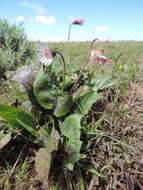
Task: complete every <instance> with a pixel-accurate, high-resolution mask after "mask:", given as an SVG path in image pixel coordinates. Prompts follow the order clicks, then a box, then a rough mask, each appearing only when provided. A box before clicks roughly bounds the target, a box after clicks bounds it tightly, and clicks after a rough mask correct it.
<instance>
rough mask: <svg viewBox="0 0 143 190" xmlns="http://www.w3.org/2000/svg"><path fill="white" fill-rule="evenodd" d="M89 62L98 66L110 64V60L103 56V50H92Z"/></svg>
mask: <svg viewBox="0 0 143 190" xmlns="http://www.w3.org/2000/svg"><path fill="white" fill-rule="evenodd" d="M89 59H90V61H92V62H96V63H98V64H110V63H112V60H111V59H109V58H107V57H105V56H104V49H99V50H92V51H91V53H90V57H89Z"/></svg>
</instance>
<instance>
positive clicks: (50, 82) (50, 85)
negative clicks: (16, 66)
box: [33, 71, 61, 109]
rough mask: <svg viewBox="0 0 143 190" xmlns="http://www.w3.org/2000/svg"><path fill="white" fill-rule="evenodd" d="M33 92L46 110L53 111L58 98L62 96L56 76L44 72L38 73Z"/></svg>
mask: <svg viewBox="0 0 143 190" xmlns="http://www.w3.org/2000/svg"><path fill="white" fill-rule="evenodd" d="M33 91H34V95H35V97H36V99H37V101H38V103H39V104H40V105H41V106H42V107H44V108H45V109H53V108H54V105H55V103H56V100H57V96H58V95H59V94H61V91H60V90H59V88H58V87H57V82H56V78H55V76H54V75H52V74H51V73H46V72H44V71H40V72H39V73H38V76H37V77H36V80H35V81H34V84H33Z"/></svg>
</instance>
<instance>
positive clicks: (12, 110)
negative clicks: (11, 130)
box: [0, 104, 38, 136]
mask: <svg viewBox="0 0 143 190" xmlns="http://www.w3.org/2000/svg"><path fill="white" fill-rule="evenodd" d="M0 116H1V117H2V118H3V119H5V120H6V121H7V122H8V123H10V124H11V125H13V126H15V127H17V128H20V129H23V128H24V129H26V130H27V131H28V132H29V133H31V134H32V135H34V136H37V135H38V132H37V131H36V130H35V129H34V128H35V126H36V124H35V122H34V120H33V118H32V116H31V115H30V113H28V112H25V111H23V110H20V109H18V108H16V107H13V106H8V105H3V104H0Z"/></svg>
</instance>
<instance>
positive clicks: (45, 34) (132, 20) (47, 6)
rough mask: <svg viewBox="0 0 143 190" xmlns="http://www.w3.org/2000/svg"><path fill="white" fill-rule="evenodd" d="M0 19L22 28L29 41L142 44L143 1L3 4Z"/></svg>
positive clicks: (18, 0) (13, 0)
mask: <svg viewBox="0 0 143 190" xmlns="http://www.w3.org/2000/svg"><path fill="white" fill-rule="evenodd" d="M0 3H1V4H0V5H1V6H0V19H7V20H8V21H9V23H11V24H17V25H18V24H20V23H21V24H22V25H23V26H24V28H25V33H26V34H27V36H28V39H30V40H40V41H45V42H48V41H54V42H56V41H66V40H67V36H68V29H69V25H70V23H71V22H72V21H73V20H74V19H76V18H80V17H82V18H83V19H84V23H83V25H81V26H79V25H72V28H71V36H70V40H71V41H89V40H93V39H95V38H99V39H100V40H143V0H0Z"/></svg>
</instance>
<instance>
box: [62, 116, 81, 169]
mask: <svg viewBox="0 0 143 190" xmlns="http://www.w3.org/2000/svg"><path fill="white" fill-rule="evenodd" d="M80 120H81V116H80V115H78V114H73V115H70V116H69V117H67V118H66V119H65V121H64V122H63V123H61V126H60V128H61V132H62V134H63V135H64V136H65V137H66V138H67V142H66V147H67V151H68V154H69V157H68V159H67V161H66V166H67V167H68V169H70V170H73V167H74V164H75V162H76V161H77V160H78V158H79V152H80V148H81V145H82V142H81V141H80V134H81V132H80V128H81V125H80Z"/></svg>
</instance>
